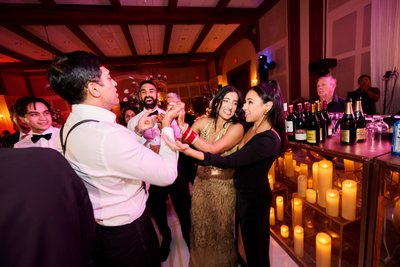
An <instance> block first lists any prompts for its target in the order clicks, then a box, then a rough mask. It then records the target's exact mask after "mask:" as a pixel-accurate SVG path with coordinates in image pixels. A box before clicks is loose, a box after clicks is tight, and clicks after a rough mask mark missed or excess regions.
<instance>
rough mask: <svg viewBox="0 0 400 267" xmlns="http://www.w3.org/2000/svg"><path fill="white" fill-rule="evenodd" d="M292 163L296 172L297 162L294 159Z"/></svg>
mask: <svg viewBox="0 0 400 267" xmlns="http://www.w3.org/2000/svg"><path fill="white" fill-rule="evenodd" d="M292 163H293V170H294V169H295V168H296V166H297V161H296V160H295V159H294V160H292Z"/></svg>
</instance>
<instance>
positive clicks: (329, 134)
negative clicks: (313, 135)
mask: <svg viewBox="0 0 400 267" xmlns="http://www.w3.org/2000/svg"><path fill="white" fill-rule="evenodd" d="M328 136H332V126H329V127H328Z"/></svg>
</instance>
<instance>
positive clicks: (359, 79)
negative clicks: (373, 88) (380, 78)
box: [357, 74, 371, 83]
mask: <svg viewBox="0 0 400 267" xmlns="http://www.w3.org/2000/svg"><path fill="white" fill-rule="evenodd" d="M363 78H368V79H369V80H371V76H369V75H368V74H363V75H361V76H360V77H358V79H357V82H358V83H361V79H363Z"/></svg>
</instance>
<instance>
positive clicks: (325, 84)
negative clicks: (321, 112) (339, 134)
mask: <svg viewBox="0 0 400 267" xmlns="http://www.w3.org/2000/svg"><path fill="white" fill-rule="evenodd" d="M335 89H336V79H335V78H334V77H333V76H332V75H326V76H322V77H320V78H319V79H318V81H317V92H318V96H319V101H320V102H321V103H322V101H324V100H325V101H326V102H327V103H328V111H329V112H344V104H345V100H344V99H343V98H341V97H339V96H337V95H336V94H335Z"/></svg>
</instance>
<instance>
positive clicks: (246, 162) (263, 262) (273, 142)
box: [203, 130, 281, 267]
mask: <svg viewBox="0 0 400 267" xmlns="http://www.w3.org/2000/svg"><path fill="white" fill-rule="evenodd" d="M280 149H281V142H280V139H279V136H278V135H277V134H276V133H275V132H274V131H271V130H268V131H265V132H261V133H258V134H256V135H255V136H253V138H251V139H250V140H249V141H248V142H247V143H246V144H245V145H244V146H243V147H242V148H241V149H240V150H238V151H237V152H235V153H233V154H231V155H229V156H226V157H221V156H220V155H214V154H210V153H205V154H204V161H203V162H204V164H206V165H209V164H210V165H214V166H217V167H220V168H235V173H234V175H233V178H234V182H235V187H236V190H237V196H236V214H237V216H238V220H239V224H240V229H241V232H242V239H243V244H244V248H245V252H246V258H247V264H248V266H249V267H252V266H269V238H270V234H269V210H270V207H271V202H272V192H271V189H270V187H269V183H268V179H267V176H268V170H269V168H270V167H271V165H272V163H273V162H274V160H275V159H276V158H277V157H278V155H279V152H280Z"/></svg>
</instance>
